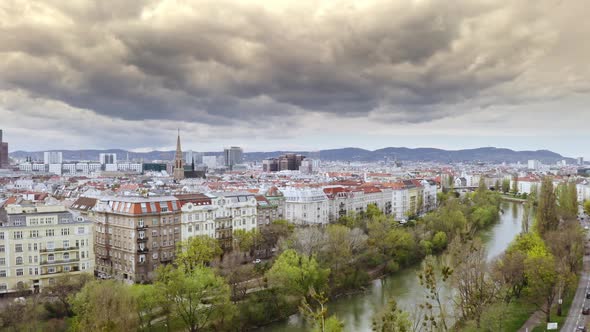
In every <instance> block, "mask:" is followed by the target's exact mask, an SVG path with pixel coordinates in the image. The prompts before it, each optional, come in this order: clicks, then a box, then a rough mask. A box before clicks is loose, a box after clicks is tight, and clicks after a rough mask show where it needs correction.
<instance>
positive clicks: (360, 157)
mask: <svg viewBox="0 0 590 332" xmlns="http://www.w3.org/2000/svg"><path fill="white" fill-rule="evenodd" d="M54 151H61V152H62V153H63V158H64V160H97V161H98V155H99V154H100V153H116V154H117V159H118V160H126V159H127V158H129V159H130V160H143V161H146V162H148V161H152V160H173V159H174V151H151V152H128V151H126V150H120V149H113V150H54ZM287 152H296V153H301V154H304V155H308V154H309V152H304V151H273V152H248V153H244V159H245V160H246V161H260V160H262V159H265V158H271V157H278V156H279V155H281V154H284V153H287ZM316 153H317V152H316ZM205 155H216V156H220V155H222V153H221V152H205ZM319 155H320V158H321V159H322V160H329V161H336V160H340V161H380V160H385V159H389V160H394V159H397V160H399V161H435V162H489V163H501V162H508V163H514V162H518V161H520V162H522V163H524V162H526V161H527V160H530V159H536V160H539V161H541V162H543V163H546V164H549V163H555V162H557V161H560V160H564V159H565V160H567V161H568V162H569V163H572V162H574V159H572V158H567V157H564V156H562V155H560V154H558V153H555V152H551V151H548V150H537V151H514V150H510V149H501V148H494V147H483V148H477V149H466V150H442V149H433V148H417V149H410V148H393V147H389V148H384V149H379V150H375V151H370V150H365V149H359V148H343V149H331V150H321V151H319ZM10 156H11V157H13V158H19V159H24V158H25V157H32V158H33V160H43V152H42V151H36V152H27V151H15V152H12V153H11V154H10Z"/></svg>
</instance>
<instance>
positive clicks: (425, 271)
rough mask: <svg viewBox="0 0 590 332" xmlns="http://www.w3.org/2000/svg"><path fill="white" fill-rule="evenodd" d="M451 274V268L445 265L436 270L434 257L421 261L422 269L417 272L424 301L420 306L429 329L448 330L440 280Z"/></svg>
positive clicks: (444, 280) (447, 277)
mask: <svg viewBox="0 0 590 332" xmlns="http://www.w3.org/2000/svg"><path fill="white" fill-rule="evenodd" d="M452 274H453V269H451V268H450V267H448V266H446V265H442V266H441V267H440V271H439V272H437V269H436V262H435V260H434V257H432V256H429V257H427V258H426V259H425V260H424V262H423V263H422V271H421V272H420V273H419V274H418V279H419V280H420V285H421V286H422V287H424V289H425V291H426V294H425V301H424V303H423V304H420V308H421V309H423V310H424V311H425V315H424V322H423V323H424V324H425V326H428V327H429V328H430V330H431V331H448V330H449V327H448V325H447V319H448V316H447V309H446V304H445V303H446V301H444V299H443V296H442V293H441V286H440V285H439V281H440V282H446V281H447V280H449V278H450V277H451V275H452Z"/></svg>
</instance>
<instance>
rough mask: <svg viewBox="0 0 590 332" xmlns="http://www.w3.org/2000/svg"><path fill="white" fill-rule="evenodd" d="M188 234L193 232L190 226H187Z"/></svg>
mask: <svg viewBox="0 0 590 332" xmlns="http://www.w3.org/2000/svg"><path fill="white" fill-rule="evenodd" d="M188 232H189V233H192V232H193V226H190V225H189V226H188Z"/></svg>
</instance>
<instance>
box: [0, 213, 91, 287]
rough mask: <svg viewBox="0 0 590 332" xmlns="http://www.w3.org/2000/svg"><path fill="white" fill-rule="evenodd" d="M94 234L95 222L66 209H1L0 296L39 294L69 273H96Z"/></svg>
mask: <svg viewBox="0 0 590 332" xmlns="http://www.w3.org/2000/svg"><path fill="white" fill-rule="evenodd" d="M92 230H93V223H92V221H90V220H88V219H85V218H84V217H82V216H79V215H75V214H73V213H72V212H70V211H68V210H66V208H65V207H64V206H61V205H33V204H21V205H8V206H6V207H5V208H4V209H2V210H0V293H10V292H15V291H17V290H32V291H33V292H39V291H41V290H42V289H43V288H44V287H46V286H48V285H50V284H52V283H53V282H54V281H55V278H56V277H58V276H60V275H62V274H64V273H71V274H79V273H83V272H88V273H92V272H93V270H94V252H93V251H92V248H93V242H94V241H93V236H92Z"/></svg>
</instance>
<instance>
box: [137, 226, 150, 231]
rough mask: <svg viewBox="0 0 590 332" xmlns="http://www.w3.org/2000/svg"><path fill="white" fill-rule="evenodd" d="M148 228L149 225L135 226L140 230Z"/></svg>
mask: <svg viewBox="0 0 590 332" xmlns="http://www.w3.org/2000/svg"><path fill="white" fill-rule="evenodd" d="M146 228H148V225H137V227H135V229H137V230H138V231H140V230H142V229H146Z"/></svg>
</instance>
